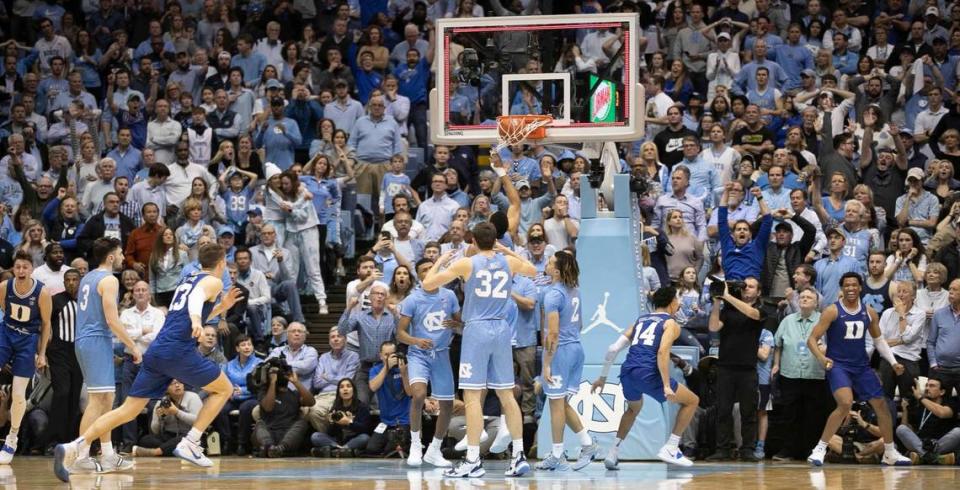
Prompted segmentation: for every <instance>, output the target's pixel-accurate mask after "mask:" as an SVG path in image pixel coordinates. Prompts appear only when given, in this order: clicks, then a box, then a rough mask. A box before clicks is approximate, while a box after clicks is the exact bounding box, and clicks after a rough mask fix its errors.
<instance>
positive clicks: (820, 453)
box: [807, 446, 827, 466]
mask: <svg viewBox="0 0 960 490" xmlns="http://www.w3.org/2000/svg"><path fill="white" fill-rule="evenodd" d="M826 455H827V448H826V446H824V447H820V446H817V447H815V448H813V452H811V453H810V456H807V462H808V463H810V464H812V465H814V466H823V458H824V457H825V456H826Z"/></svg>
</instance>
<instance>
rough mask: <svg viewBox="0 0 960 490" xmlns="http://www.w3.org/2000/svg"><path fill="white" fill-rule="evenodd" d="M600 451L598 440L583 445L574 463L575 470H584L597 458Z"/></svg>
mask: <svg viewBox="0 0 960 490" xmlns="http://www.w3.org/2000/svg"><path fill="white" fill-rule="evenodd" d="M599 452H600V446H598V445H597V442H596V441H593V444H590V445H589V446H583V447H582V448H580V456H578V457H577V461H576V462H575V463H573V469H574V471H579V470H582V469H583V468H586V467H587V465H589V464H590V463H591V462H593V460H594V459H596V458H597V454H598V453H599Z"/></svg>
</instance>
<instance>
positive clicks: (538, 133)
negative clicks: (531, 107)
mask: <svg viewBox="0 0 960 490" xmlns="http://www.w3.org/2000/svg"><path fill="white" fill-rule="evenodd" d="M552 122H553V116H550V115H538V114H522V115H514V116H497V132H498V133H499V136H498V138H497V141H498V143H497V146H496V147H494V148H493V150H491V151H492V152H493V153H499V152H500V150H502V149H504V148H506V147H507V146H510V145H515V144H517V143H520V142H523V141H525V140H528V139H529V140H542V139H543V138H546V137H547V126H548V125H549V124H550V123H552Z"/></svg>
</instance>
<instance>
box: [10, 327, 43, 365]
mask: <svg viewBox="0 0 960 490" xmlns="http://www.w3.org/2000/svg"><path fill="white" fill-rule="evenodd" d="M39 338H40V335H39V334H35V333H23V332H21V331H19V330H14V329H12V328H10V327H7V326H5V325H0V366H5V365H6V364H7V363H8V362H9V363H10V364H12V365H13V375H14V376H17V377H20V378H32V377H33V375H34V373H36V372H37V364H36V355H37V340H38V339H39Z"/></svg>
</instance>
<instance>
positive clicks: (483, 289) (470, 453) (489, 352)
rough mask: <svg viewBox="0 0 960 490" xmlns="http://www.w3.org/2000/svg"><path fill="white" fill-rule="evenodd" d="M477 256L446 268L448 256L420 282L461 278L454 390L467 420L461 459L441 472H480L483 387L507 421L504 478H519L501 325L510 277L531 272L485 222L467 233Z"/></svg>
mask: <svg viewBox="0 0 960 490" xmlns="http://www.w3.org/2000/svg"><path fill="white" fill-rule="evenodd" d="M473 239H474V242H475V245H476V249H477V252H476V254H475V255H473V256H472V257H465V258H462V259H459V260H457V261H456V262H453V263H452V264H450V266H449V267H447V268H446V269H445V270H443V271H441V270H440V269H441V268H442V267H444V266H446V265H447V263H448V262H449V261H450V259H451V258H452V256H453V255H452V254H451V253H449V252H448V253H446V254H444V255H443V256H441V257H440V260H438V261H437V263H436V264H434V265H433V267H431V268H430V271H429V272H428V274H427V275H426V276H425V277H424V280H423V288H424V289H426V290H428V291H429V290H433V289H436V288H439V287H442V286H443V285H445V284H447V283H449V282H451V281H454V280H456V279H462V280H463V282H464V284H463V291H464V304H463V313H462V315H463V321H464V325H465V326H464V328H463V345H465V346H469V347H468V348H467V349H463V351H462V352H461V357H460V388H461V389H463V401H464V403H465V405H466V416H467V456H466V458H465V459H464V460H463V461H461V462H459V463H457V464H456V465H455V466H454V467H453V468H451V469H450V470H448V471H447V472H446V473H444V474H445V475H446V476H450V477H461V478H463V477H467V478H479V477H481V476H483V475H484V474H485V473H486V471H485V470H484V469H483V464H482V463H481V461H480V434H481V433H482V432H483V411H482V400H481V396H482V394H483V390H484V388H491V389H494V390H496V392H497V398H499V399H500V404H501V406H502V409H503V413H504V414H505V415H506V416H507V425H508V428H509V433H510V437H511V438H512V439H513V457H512V458H511V462H510V468H509V469H508V470H507V471H506V475H507V476H522V475H524V474H526V473H527V472H529V471H530V465H529V464H528V463H527V460H526V457H524V455H523V416H522V415H521V413H520V406H519V405H518V404H517V400H516V398H514V396H513V387H514V378H513V349H512V348H511V346H510V339H511V336H512V335H511V334H512V331H511V328H510V325H508V324H507V322H506V321H505V320H506V317H507V304H508V302H509V301H513V300H512V299H511V297H510V289H511V284H512V280H511V278H512V276H513V274H523V275H525V276H531V277H532V276H533V275H534V274H536V273H537V269H536V267H534V266H533V264H531V263H530V262H527V261H526V260H524V259H523V258H521V257H520V256H519V255H517V254H515V253H514V252H513V251H511V250H509V249H507V248H506V247H504V246H502V245H500V244H499V243H498V242H497V229H496V227H494V226H493V225H492V224H490V223H480V224H478V225H477V226H475V227H474V228H473Z"/></svg>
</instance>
